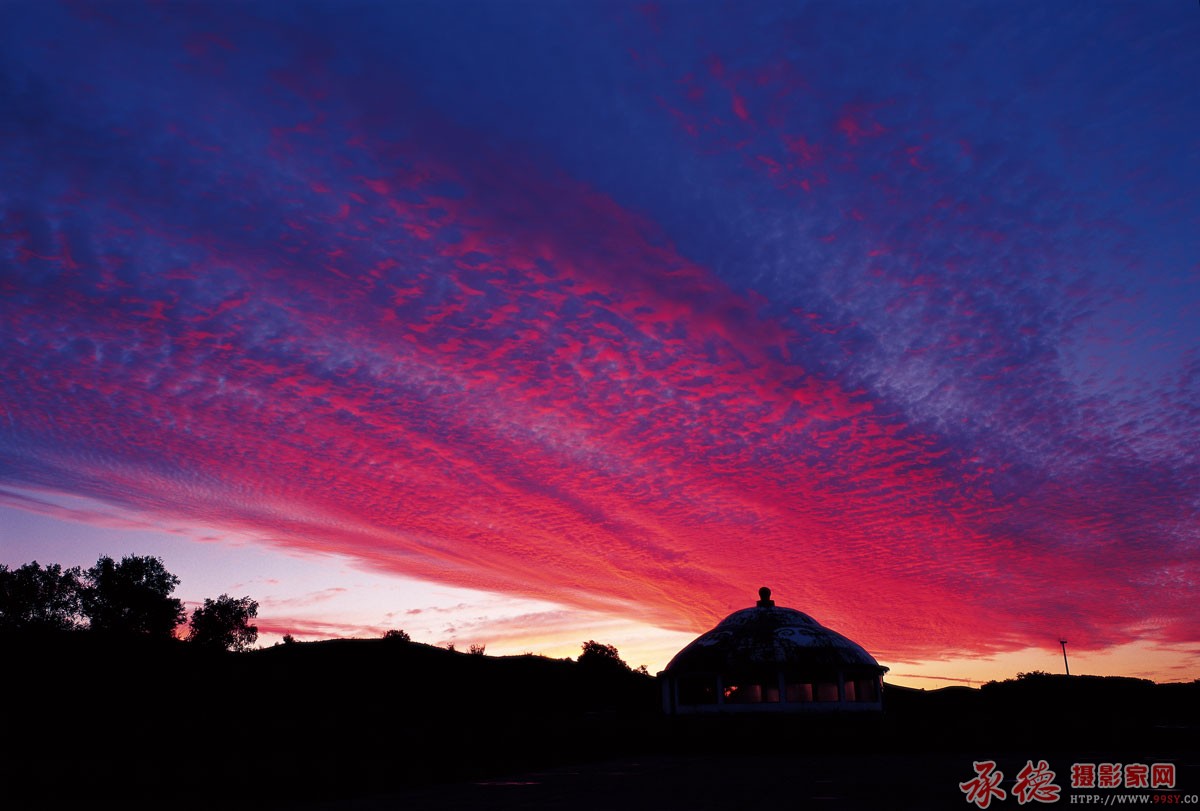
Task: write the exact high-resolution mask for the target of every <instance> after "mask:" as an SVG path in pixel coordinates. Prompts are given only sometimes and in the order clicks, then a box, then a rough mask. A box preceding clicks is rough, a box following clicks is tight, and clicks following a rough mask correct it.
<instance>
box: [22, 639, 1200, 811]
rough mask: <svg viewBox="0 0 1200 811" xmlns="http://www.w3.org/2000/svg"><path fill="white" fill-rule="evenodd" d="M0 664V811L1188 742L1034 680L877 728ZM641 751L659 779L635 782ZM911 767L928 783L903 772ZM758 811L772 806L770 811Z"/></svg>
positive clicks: (951, 785) (1191, 697) (639, 683)
mask: <svg viewBox="0 0 1200 811" xmlns="http://www.w3.org/2000/svg"><path fill="white" fill-rule="evenodd" d="M0 651H2V652H3V661H4V663H5V664H4V671H5V677H6V682H7V683H8V687H9V689H8V692H7V695H8V697H9V702H8V706H7V707H6V710H5V712H4V724H3V729H4V741H5V750H6V751H5V752H4V755H5V756H4V758H3V766H2V768H3V775H2V779H3V781H4V786H5V789H6V793H7V795H8V796H9V797H13V798H17V797H21V796H25V797H27V798H30V800H29V801H28V802H26V803H25V804H24V805H20V804H14V805H13V806H12V807H31V808H54V807H72V808H74V807H82V806H84V805H85V804H88V805H91V804H96V803H99V802H101V801H113V802H116V803H118V804H119V805H120V806H121V807H122V808H140V807H153V808H172V809H175V808H222V809H226V808H296V807H302V806H306V805H318V806H319V805H320V804H321V803H322V802H328V803H330V805H329V806H328V807H337V806H338V805H339V804H341V803H343V802H350V801H351V800H353V799H354V798H369V797H371V796H374V795H388V794H392V793H396V792H401V793H405V792H407V794H405V796H409V797H424V798H425V799H424V800H420V801H419V803H424V804H427V805H430V806H431V807H432V806H433V802H432V800H431V799H430V798H432V797H441V796H445V797H447V798H453V797H455V796H458V795H457V794H456V793H455V792H456V791H467V789H464V788H459V789H452V788H451V787H453V786H459V787H463V786H470V785H476V783H477V782H478V781H480V780H483V779H484V778H487V777H489V776H496V775H504V774H514V773H520V772H524V771H528V770H531V769H540V770H547V769H554V768H559V769H566V768H567V767H571V768H572V769H574V770H572V771H567V772H562V774H587V771H586V769H584V770H583V771H580V770H578V769H575V768H574V767H573V766H571V765H572V764H589V763H590V764H596V763H604V762H608V761H612V760H614V759H628V758H640V759H641V760H640V761H639V762H641V763H643V766H642V767H640V768H642V769H643V772H637V769H636V768H633V767H631V768H630V769H625V770H624V771H622V772H621V773H623V774H624V773H628V774H630V775H632V776H629V777H628V780H627V782H628V787H629V789H630V790H634V789H636V790H637V791H640V792H642V795H644V796H645V797H654V796H659V794H661V792H662V791H664V790H665V789H664V786H666V785H668V784H670V785H674V783H671V781H672V780H677V781H681V782H686V781H687V780H690V779H692V778H695V779H703V777H704V775H705V774H706V773H707V772H708V771H710V770H711V769H716V768H717V764H724V766H725V767H726V768H727V769H728V770H731V771H729V780H733V781H734V782H736V779H738V778H736V775H741V776H742V777H741V778H740V779H743V780H745V781H751V780H753V779H754V775H755V774H756V771H755V770H756V769H759V768H761V769H764V770H765V769H768V768H770V769H780V768H783V769H785V770H786V769H789V768H793V769H796V770H797V771H796V772H795V773H796V775H801V776H802V775H803V774H807V772H805V771H804V770H803V769H800V767H799V766H798V765H796V764H799V763H801V762H803V763H808V764H813V763H824V764H827V766H828V770H829V771H830V773H831V774H834V775H841V776H842V777H841V778H839V779H844V780H845V781H847V785H849V784H850V783H851V782H854V780H852V773H853V770H852V768H851V766H852V764H855V763H859V764H862V763H873V764H876V766H877V767H878V768H877V773H876V774H875V775H874V776H873V777H872V778H871V779H870V780H868V781H867V782H866V783H864V784H863V786H865V787H861V786H860V787H859V788H856V789H854V791H857V792H859V794H858V795H856V796H858V797H859V799H860V800H861V801H862V803H863V804H864V807H865V806H866V805H867V804H869V803H870V802H882V801H884V800H886V799H888V798H889V797H891V795H892V794H894V793H895V791H898V790H900V788H898V787H903V786H907V787H908V790H910V793H911V796H912V797H913V798H915V799H914V800H913V801H914V802H916V801H917V800H920V802H921V803H924V804H925V807H932V806H929V805H928V803H929V802H934V803H936V802H937V797H943V798H944V797H946V796H949V797H950V798H951V799H955V800H956V801H957V803H961V802H962V795H961V793H958V792H957V788H956V783H955V782H954V781H952V780H950V777H952V776H954V775H957V779H959V780H962V779H966V778H967V777H969V776H970V775H971V770H970V769H971V759H972V758H973V757H974V758H1000V759H1001V760H1003V759H1004V758H1008V759H1009V760H1010V761H1016V760H1019V761H1020V763H1024V759H1025V758H1038V757H1049V756H1052V755H1054V754H1056V753H1057V754H1059V755H1060V756H1061V758H1060V760H1063V761H1065V760H1067V759H1068V758H1074V757H1084V756H1090V757H1095V758H1101V759H1103V758H1107V759H1110V760H1113V759H1116V760H1119V759H1120V758H1122V757H1124V756H1125V755H1126V754H1130V756H1131V757H1133V756H1136V757H1139V758H1146V757H1151V756H1153V757H1160V758H1170V759H1180V758H1181V757H1182V756H1183V754H1184V753H1189V752H1190V753H1194V752H1196V751H1197V741H1198V740H1200V735H1198V734H1197V732H1198V731H1200V684H1196V683H1192V684H1178V685H1155V684H1152V683H1149V682H1145V681H1140V680H1135V679H1101V678H1096V677H1083V676H1074V677H1069V678H1068V677H1055V676H1044V675H1038V676H1029V677H1027V678H1022V679H1018V680H1014V681H1009V682H1001V683H993V684H989V685H987V686H985V687H984V688H982V689H972V688H946V689H942V690H931V691H920V690H909V689H905V688H901V687H896V686H889V687H888V688H887V690H886V694H885V707H886V710H885V712H884V713H883V714H882V716H855V717H845V716H842V717H832V718H816V717H795V716H788V717H773V718H749V717H744V716H743V717H727V718H713V717H706V718H680V719H668V718H664V717H662V715H661V714H660V712H659V688H658V685H657V683H656V682H655V681H654V679H652V678H650V677H647V676H644V675H642V674H639V673H636V672H633V671H630V670H628V669H627V668H625V667H624V666H623V665H620V664H619V663H614V662H612V661H611V660H604V659H601V660H600V661H596V662H592V663H591V664H589V663H588V662H575V661H569V660H553V659H547V658H544V657H540V656H507V657H495V656H482V655H473V654H469V653H459V652H453V651H449V650H445V649H442V648H434V647H430V646H427V645H422V644H420V643H414V642H405V641H400V640H390V639H374V640H330V641H324V642H308V643H293V644H288V645H278V646H276V647H272V648H267V649H263V650H258V651H251V652H245V653H229V652H225V651H220V650H212V649H206V648H204V647H202V646H196V645H190V644H187V643H185V642H180V641H178V640H171V639H167V640H164V639H152V638H148V637H141V636H122V635H114V634H103V633H98V632H79V631H75V632H70V631H63V632H47V633H5V634H0ZM647 758H651V759H653V758H657V759H659V760H655V761H653V762H655V763H667V764H669V765H666V766H663V767H662V768H661V769H659V770H658V771H655V772H654V774H657V775H659V777H657V778H655V777H653V776H647V775H649V774H650V773H649V772H645V766H644V764H645V763H649V762H651V761H649V760H646V759H647ZM1195 761H1196V758H1195V756H1194V755H1192V756H1191V757H1190V759H1188V758H1182V759H1181V760H1180V762H1181V763H1195ZM789 763H790V764H793V765H792V766H788V765H787V764H789ZM913 763H921V764H925V765H924V766H922V767H921V768H925V769H927V770H928V771H929V775H935V774H936V775H937V776H936V778H934V777H931V776H928V775H927V776H926V777H925V778H922V777H921V773H920V772H919V771H918V772H916V773H911V769H912V768H913V767H912V764H913ZM1020 763H1018V764H1017V765H1015V766H1009V768H1012V769H1016V768H1019V766H1020ZM705 764H708V765H705ZM756 764H757V765H756ZM903 764H909V765H903ZM930 764H934V765H930ZM964 764H965V766H964ZM656 768H657V767H656ZM806 768H807V767H806ZM1182 768H1184V767H1182V766H1181V769H1182ZM1189 768H1190V767H1189ZM879 769H881V770H882V771H878V770H879ZM905 769H907V770H908V771H905ZM638 774H640V775H641V776H640V777H639V776H637V775H638ZM763 774H765V772H764V773H763ZM563 779H564V780H567V778H563ZM580 779H581V780H582V779H583V778H580ZM656 779H657V780H660V781H665V782H662V783H661V785H660V784H655V783H654V780H656ZM822 779H824V778H822ZM831 779H832V778H831ZM855 779H857V778H855ZM864 779H865V778H864ZM931 779H935V780H938V781H941V782H945V783H946V785H945V786H941V787H940V788H938V791H943V790H947V791H949V794H948V795H946V794H945V793H944V791H943V793H942V794H937V795H935V796H934V799H932V800H930V798H929V797H928V796H926V794H927V792H926V791H925V789H923V788H920V787H921V786H924V785H926V784H927V783H928V782H929V781H930V780H931ZM639 780H641V781H642V782H640V783H639V782H638V781H639ZM872 781H873V782H872ZM922 781H924V782H922ZM1188 781H1190V782H1188ZM768 782H770V781H768ZM564 785H569V783H564ZM729 785H731V786H732V785H734V783H730V784H729ZM771 785H775V783H771ZM785 785H786V783H785V782H782V778H781V782H778V789H777V790H778V791H780V792H783V791H785V789H784V786H785ZM854 785H858V783H854ZM939 785H940V784H939ZM1180 785H1181V786H1183V787H1185V788H1187V787H1188V786H1191V787H1193V788H1200V775H1195V774H1190V773H1185V771H1181V774H1180ZM656 786H657V788H656ZM564 790H567V791H569V789H564ZM616 790H619V786H618V787H616V788H613V789H611V790H609V789H606V790H605V791H599V790H597V791H594V792H593V791H591V790H588V791H587V792H585V794H586V796H582V795H581V796H579V797H577V798H576V799H575V801H574V802H573V803H572V805H573V806H574V807H577V808H580V809H586V808H599V807H604V806H603V805H597V804H596V803H599V802H601V798H607V799H606V800H605V801H606V802H607V801H608V800H612V801H614V802H615V801H616V800H613V797H612V791H616ZM773 790H774V789H773ZM1189 790H1191V789H1189ZM730 791H732V789H730ZM764 791H768V794H769V791H770V790H767V789H764ZM421 792H424V794H422V793H421ZM923 792H924V793H923ZM689 796H690V795H689ZM704 796H707V797H709V799H712V800H713V801H715V799H716V798H718V797H727V796H729V795H728V792H725V793H722V792H721V791H715V790H714V791H713V792H710V793H709V794H708V795H703V796H699V797H697V798H695V799H696V803H695V804H693V806H692V807H716V806H715V805H705V804H704V803H703V799H704ZM778 799H779V801H780V802H779V803H775V804H774V807H786V805H787V802H786V800H787V798H786V797H780V798H778ZM462 801H463V802H468V803H469V802H472V800H471V799H470V798H469V797H466V796H465V795H464V799H463V800H462ZM447 802H450V800H447ZM780 803H782V804H780ZM890 806H891V807H900V806H897V805H896V804H895V803H890ZM364 807H365V806H364ZM409 807H421V806H420V804H418V805H416V806H413V805H411V804H410V806H409ZM438 807H442V806H438ZM445 807H453V806H445ZM634 807H646V806H638V805H635V806H634ZM659 807H662V806H661V805H660V806H659ZM764 807H765V806H764Z"/></svg>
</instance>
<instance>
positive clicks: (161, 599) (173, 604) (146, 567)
mask: <svg viewBox="0 0 1200 811" xmlns="http://www.w3.org/2000/svg"><path fill="white" fill-rule="evenodd" d="M178 585H179V578H178V577H176V576H175V575H173V574H171V573H170V572H168V571H167V570H166V567H164V566H163V562H162V560H161V559H159V558H156V557H151V556H145V557H142V556H138V555H129V556H126V557H124V558H122V559H121V562H120V563H115V562H114V561H113V559H112V558H110V557H108V556H107V555H103V556H101V557H100V559H99V560H97V561H96V565H95V566H93V567H92V568H90V569H88V570H87V572H86V573H85V575H84V588H83V592H82V597H83V613H84V614H86V615H87V617H88V620H89V621H90V622H91V627H92V630H95V631H120V632H125V633H139V634H149V635H151V636H159V637H170V636H171V635H172V634H173V633H174V632H175V628H176V626H178V625H179V624H180V623H181V622H183V619H184V616H185V614H184V610H183V603H182V602H180V601H179V600H178V599H176V598H174V597H172V596H171V592H173V591H174V590H175V587H176V586H178Z"/></svg>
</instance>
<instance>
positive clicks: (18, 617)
mask: <svg viewBox="0 0 1200 811" xmlns="http://www.w3.org/2000/svg"><path fill="white" fill-rule="evenodd" d="M80 574H81V572H80V570H79V567H78V566H76V567H74V568H71V569H66V570H64V569H63V568H62V566H60V565H58V564H57V563H52V564H50V565H49V566H47V567H46V568H44V569H43V568H42V567H41V566H39V565H38V562H37V561H36V560H35V561H33V562H32V563H26V564H25V565H24V566H20V567H18V568H16V569H12V570H10V569H9V568H8V566H5V565H2V564H0V629H3V630H17V629H38V630H56V631H70V630H74V629H76V628H79V627H80V626H81V625H82V618H83V614H82V611H81V603H80V589H81V584H80V581H79V578H80Z"/></svg>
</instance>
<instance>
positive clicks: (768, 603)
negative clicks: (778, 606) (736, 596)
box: [758, 586, 775, 608]
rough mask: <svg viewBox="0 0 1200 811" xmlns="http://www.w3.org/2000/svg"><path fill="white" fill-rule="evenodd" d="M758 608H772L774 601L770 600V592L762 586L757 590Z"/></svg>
mask: <svg viewBox="0 0 1200 811" xmlns="http://www.w3.org/2000/svg"><path fill="white" fill-rule="evenodd" d="M758 607H759V608H774V607H775V601H774V600H772V599H771V590H770V589H769V588H767V587H766V586H763V587H762V588H761V589H759V590H758Z"/></svg>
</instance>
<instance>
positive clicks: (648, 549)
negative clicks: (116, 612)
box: [0, 0, 1200, 687]
mask: <svg viewBox="0 0 1200 811" xmlns="http://www.w3.org/2000/svg"><path fill="white" fill-rule="evenodd" d="M1198 43H1200V8H1198V7H1197V6H1196V4H1195V3H1181V2H1138V3H1133V2H1129V3H1105V2H1096V1H1095V0H1088V1H1087V2H1075V3H1069V2H1061V3H1050V4H1047V3H1044V2H1029V3H1024V2H1006V3H1000V2H994V3H993V2H964V3H949V2H944V1H942V0H937V1H934V2H905V3H891V2H882V0H880V1H879V2H835V0H820V1H819V2H812V3H805V2H797V1H796V0H790V1H789V2H783V3H770V2H749V3H709V2H700V1H699V0H696V1H695V2H691V1H689V2H663V3H659V2H648V3H626V2H613V1H612V0H604V1H603V2H599V1H597V2H584V1H583V0H572V1H571V2H552V0H525V2H500V1H499V0H494V1H491V2H468V1H467V0H453V1H452V2H332V0H331V1H330V2H280V3H274V2H249V3H233V2H212V3H135V2H104V3H89V2H72V3H64V4H61V5H60V4H57V3H53V2H41V0H38V1H37V2H34V1H33V0H26V1H24V2H23V1H22V0H17V1H16V2H7V3H3V4H0V562H3V563H8V564H10V565H12V564H22V563H25V562H28V561H30V560H33V559H37V560H39V561H41V562H43V563H51V562H58V563H63V564H65V565H83V566H85V567H86V566H88V565H90V564H91V563H94V562H95V560H96V557H97V556H99V555H100V554H109V555H112V556H115V557H119V556H121V555H125V554H152V555H158V556H160V557H162V558H163V560H164V562H165V563H166V566H167V568H168V569H170V570H171V571H173V572H175V573H176V574H178V575H179V576H180V577H181V579H182V583H181V585H180V588H179V591H178V592H177V596H180V597H182V598H184V599H185V600H188V601H190V602H194V601H198V600H202V599H203V598H204V597H213V596H216V595H218V594H220V593H222V592H228V593H230V594H234V595H237V596H240V595H242V594H249V595H250V596H252V597H254V598H255V599H257V600H258V601H259V602H260V604H261V607H260V612H259V626H260V629H261V630H262V635H261V638H260V641H261V642H262V643H264V644H271V643H273V642H274V641H277V640H278V639H279V637H280V636H281V635H282V634H284V633H292V634H294V635H295V636H296V637H297V638H300V639H305V640H309V639H321V638H329V637H336V636H364V637H365V636H378V635H380V634H381V633H382V632H383V631H384V630H386V629H388V628H404V629H406V630H408V631H409V633H410V634H412V636H413V638H414V639H417V640H419V641H424V642H430V643H435V644H442V645H444V644H447V643H450V642H453V643H455V644H457V645H458V646H459V647H460V648H466V647H467V645H469V644H472V643H475V644H486V645H487V649H488V652H489V653H522V652H526V651H532V652H537V653H545V654H547V655H553V656H575V655H577V654H578V652H579V645H580V643H581V642H582V641H584V640H586V639H592V638H594V639H597V640H600V641H603V642H606V643H611V644H615V645H616V646H617V647H618V649H619V650H620V651H621V652H622V655H623V656H624V657H625V658H626V659H627V660H628V661H629V662H630V664H632V665H637V664H643V663H644V664H646V665H647V666H648V667H649V668H650V670H651V671H652V672H653V671H654V670H657V669H660V668H661V667H662V666H663V665H665V664H666V662H667V660H668V659H669V658H670V657H671V655H672V654H673V653H674V651H676V650H677V649H678V648H679V647H681V646H682V645H683V644H685V643H686V642H687V641H689V640H690V639H691V638H693V637H694V636H695V635H697V634H698V633H700V632H702V631H704V630H707V629H708V628H709V627H711V626H712V625H713V624H714V623H715V622H716V621H717V620H719V619H720V618H721V617H723V616H724V615H726V614H728V613H729V612H731V611H733V610H735V609H738V608H744V607H747V606H749V605H751V604H752V603H753V600H754V599H756V597H757V595H756V592H757V589H758V587H759V586H762V585H768V586H771V587H772V588H773V589H774V592H775V596H776V599H777V601H778V602H779V604H781V605H785V606H789V607H793V608H797V609H800V610H803V611H805V612H807V613H809V614H811V615H812V616H813V617H815V618H816V619H817V620H819V621H820V622H822V623H824V624H825V625H828V626H830V627H832V628H834V629H835V630H838V631H840V632H841V633H843V634H846V635H847V636H849V637H851V638H852V639H855V640H856V641H858V642H860V643H861V644H862V645H863V646H864V647H866V648H867V649H868V650H869V651H871V652H872V653H873V654H874V655H875V656H876V658H877V659H879V660H880V662H881V663H882V664H885V665H887V666H889V667H890V668H891V673H890V674H889V677H888V679H889V681H892V682H895V683H901V684H909V685H912V686H926V687H934V686H941V685H943V684H949V683H962V682H977V681H979V680H985V679H989V678H1007V677H1011V676H1013V675H1015V673H1016V672H1018V671H1026V670H1048V671H1053V672H1061V668H1062V656H1061V651H1060V649H1059V644H1058V640H1059V639H1060V638H1066V639H1067V640H1069V644H1068V653H1069V654H1070V656H1071V657H1072V659H1071V664H1072V668H1071V669H1072V672H1093V673H1102V674H1119V675H1138V676H1146V677H1150V678H1154V679H1156V680H1160V681H1173V680H1184V679H1187V680H1190V679H1194V678H1197V677H1200V611H1197V608H1196V606H1197V605H1200V91H1198V89H1197V88H1198V87H1200V85H1198V84H1197V76H1200V46H1198Z"/></svg>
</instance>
